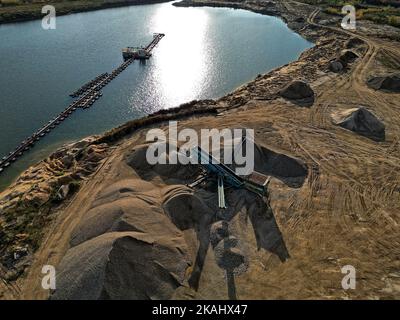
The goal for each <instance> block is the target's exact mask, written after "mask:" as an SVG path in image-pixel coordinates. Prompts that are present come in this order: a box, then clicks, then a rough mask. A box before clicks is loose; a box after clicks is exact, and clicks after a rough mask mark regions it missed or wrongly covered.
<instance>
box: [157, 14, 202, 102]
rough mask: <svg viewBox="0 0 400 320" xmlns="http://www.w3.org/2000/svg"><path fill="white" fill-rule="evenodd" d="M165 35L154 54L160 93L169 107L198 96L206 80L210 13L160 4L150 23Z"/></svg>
mask: <svg viewBox="0 0 400 320" xmlns="http://www.w3.org/2000/svg"><path fill="white" fill-rule="evenodd" d="M150 25H151V27H152V29H153V30H154V32H163V33H165V34H166V36H165V37H164V38H163V40H162V41H161V42H160V43H159V46H158V48H157V53H156V54H155V55H154V57H153V59H154V64H155V65H156V66H157V68H156V69H157V70H156V73H155V74H154V77H155V82H156V83H158V88H157V90H159V91H160V92H159V94H160V95H161V96H162V97H163V100H164V103H165V105H166V106H167V107H172V106H176V105H178V104H180V103H182V102H184V101H188V100H191V99H195V98H197V97H198V96H199V95H200V93H201V88H202V86H203V85H204V83H206V82H207V79H206V77H207V72H208V68H209V65H208V63H207V61H206V60H207V59H206V58H207V56H208V54H207V50H209V48H208V46H207V31H208V28H209V17H208V14H207V12H205V11H200V10H187V8H186V10H179V9H178V10H177V8H175V7H172V6H161V7H160V8H159V10H157V11H156V13H155V15H154V16H153V18H152V22H151V23H150Z"/></svg>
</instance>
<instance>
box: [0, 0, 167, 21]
mask: <svg viewBox="0 0 400 320" xmlns="http://www.w3.org/2000/svg"><path fill="white" fill-rule="evenodd" d="M167 2H171V0H127V1H124V0H120V1H119V2H102V3H98V2H96V1H94V2H88V3H87V6H85V5H76V4H75V3H74V2H71V3H69V4H68V5H67V7H66V8H64V7H62V8H61V9H59V8H58V7H59V5H60V4H63V5H64V4H65V2H55V3H48V4H50V5H54V6H55V8H56V14H57V16H59V17H61V16H66V15H70V14H75V13H84V12H90V11H98V10H105V9H113V8H121V7H129V6H139V5H146V4H159V3H167ZM69 6H70V7H69ZM5 8H7V7H5ZM13 8H15V9H18V6H15V7H13ZM41 8H42V4H35V5H34V6H33V8H32V9H31V10H27V11H26V12H5V13H3V12H1V11H2V8H0V26H1V25H7V24H12V23H20V22H29V21H35V20H41V19H42V18H43V17H44V16H45V14H43V13H42V12H41ZM4 14H6V15H10V17H8V18H4ZM15 15H18V16H19V17H15Z"/></svg>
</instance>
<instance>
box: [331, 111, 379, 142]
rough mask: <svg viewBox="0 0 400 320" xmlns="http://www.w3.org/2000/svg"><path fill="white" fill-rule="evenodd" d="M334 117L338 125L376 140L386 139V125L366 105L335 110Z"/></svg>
mask: <svg viewBox="0 0 400 320" xmlns="http://www.w3.org/2000/svg"><path fill="white" fill-rule="evenodd" d="M332 119H333V122H334V123H335V124H336V125H338V126H341V127H343V128H345V129H348V130H351V131H354V132H357V133H358V134H360V135H363V136H366V137H369V138H371V139H374V140H384V139H385V125H384V124H383V123H382V121H380V120H379V119H378V118H377V117H376V116H375V115H374V114H373V113H372V112H370V111H368V110H367V109H366V108H364V107H359V108H352V109H348V110H345V111H339V112H335V113H333V114H332Z"/></svg>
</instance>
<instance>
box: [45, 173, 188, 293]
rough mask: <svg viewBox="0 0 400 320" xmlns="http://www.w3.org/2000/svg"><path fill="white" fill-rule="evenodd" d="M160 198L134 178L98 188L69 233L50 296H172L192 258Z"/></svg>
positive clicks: (153, 189)
mask: <svg viewBox="0 0 400 320" xmlns="http://www.w3.org/2000/svg"><path fill="white" fill-rule="evenodd" d="M159 200H160V193H159V190H158V189H156V188H155V186H154V185H152V184H151V183H149V182H146V181H140V180H138V179H125V180H121V181H118V182H117V183H115V184H113V185H111V186H108V187H106V188H104V189H103V190H102V191H100V192H99V194H98V195H97V196H96V199H95V200H94V201H93V203H92V206H91V208H90V209H89V210H88V211H87V212H86V213H85V214H84V215H83V218H82V220H81V222H80V223H79V224H78V226H77V227H76V228H75V230H74V231H73V232H72V235H71V240H70V244H71V248H70V249H69V250H68V251H67V253H66V255H65V256H64V257H63V259H62V261H61V263H60V265H59V266H58V267H57V270H58V277H57V290H56V291H55V293H54V294H53V296H52V298H53V299H148V298H151V299H167V298H170V297H171V295H172V294H173V292H174V290H175V289H176V288H177V287H178V286H180V285H182V283H183V279H184V275H185V270H186V268H187V267H188V266H189V263H190V262H189V261H188V258H187V254H186V252H187V247H186V243H185V241H184V238H183V234H182V233H181V231H179V229H178V228H177V227H176V226H175V225H174V223H173V222H171V219H170V218H169V217H168V216H166V215H165V214H164V212H163V211H162V209H161V205H160V203H159ZM83 261H84V263H83Z"/></svg>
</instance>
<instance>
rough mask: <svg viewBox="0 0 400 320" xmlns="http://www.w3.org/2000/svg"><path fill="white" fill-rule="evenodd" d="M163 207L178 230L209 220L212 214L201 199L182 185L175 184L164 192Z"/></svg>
mask: <svg viewBox="0 0 400 320" xmlns="http://www.w3.org/2000/svg"><path fill="white" fill-rule="evenodd" d="M163 209H164V212H165V214H166V215H167V216H168V217H169V218H170V219H171V221H172V223H174V224H175V226H177V227H178V228H179V229H180V230H187V229H190V228H194V227H196V226H199V225H200V224H201V223H202V221H205V220H209V218H211V217H212V216H213V214H214V211H213V210H212V209H211V208H210V207H208V206H207V205H206V203H205V202H204V201H203V199H201V198H200V197H197V196H196V195H194V194H193V191H192V190H191V189H189V188H187V187H184V186H176V187H174V188H172V189H170V190H168V191H167V192H166V193H165V196H164V201H163Z"/></svg>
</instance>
